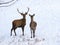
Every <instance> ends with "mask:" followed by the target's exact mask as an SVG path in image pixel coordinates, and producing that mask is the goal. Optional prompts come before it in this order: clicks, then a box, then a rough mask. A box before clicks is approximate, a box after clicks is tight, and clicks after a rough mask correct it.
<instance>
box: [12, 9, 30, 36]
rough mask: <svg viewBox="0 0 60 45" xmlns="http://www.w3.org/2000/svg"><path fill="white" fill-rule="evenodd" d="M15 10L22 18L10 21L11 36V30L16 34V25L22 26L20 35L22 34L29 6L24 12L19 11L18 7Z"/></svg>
mask: <svg viewBox="0 0 60 45" xmlns="http://www.w3.org/2000/svg"><path fill="white" fill-rule="evenodd" d="M17 11H18V13H20V14H21V15H22V16H23V18H22V19H18V20H14V21H13V22H12V29H11V36H12V30H14V33H15V36H16V32H15V30H16V28H18V27H21V28H22V35H23V36H24V27H25V25H26V15H27V14H28V12H29V8H28V11H27V12H25V13H21V12H19V10H18V9H17Z"/></svg>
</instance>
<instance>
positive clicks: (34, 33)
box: [33, 30, 35, 38]
mask: <svg viewBox="0 0 60 45" xmlns="http://www.w3.org/2000/svg"><path fill="white" fill-rule="evenodd" d="M34 37H35V30H33V38H34Z"/></svg>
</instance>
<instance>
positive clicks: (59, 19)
mask: <svg viewBox="0 0 60 45" xmlns="http://www.w3.org/2000/svg"><path fill="white" fill-rule="evenodd" d="M5 1H10V0H0V2H5ZM4 6H5V5H4ZM27 7H29V8H30V10H29V13H28V15H27V16H26V20H27V21H26V26H25V35H28V36H30V27H29V24H30V17H29V14H35V16H34V20H35V21H36V22H37V29H36V36H39V37H42V38H45V39H47V40H48V41H47V43H48V45H60V0H17V1H16V2H15V3H14V4H12V5H11V6H8V7H0V35H1V36H10V31H11V28H12V21H13V20H15V19H21V18H22V16H21V15H20V14H19V13H18V12H17V8H18V9H19V11H20V12H26V11H27ZM16 33H17V35H21V34H22V29H21V28H17V29H16ZM1 36H0V37H1Z"/></svg>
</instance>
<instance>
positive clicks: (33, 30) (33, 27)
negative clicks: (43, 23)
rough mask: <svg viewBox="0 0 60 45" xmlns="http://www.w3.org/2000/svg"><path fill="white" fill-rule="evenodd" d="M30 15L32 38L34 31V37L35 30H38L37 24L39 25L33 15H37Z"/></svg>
mask: <svg viewBox="0 0 60 45" xmlns="http://www.w3.org/2000/svg"><path fill="white" fill-rule="evenodd" d="M29 16H30V18H31V22H30V30H31V38H32V33H33V38H34V37H35V30H36V26H37V23H36V22H35V21H34V20H33V17H34V16H35V14H33V15H31V14H29Z"/></svg>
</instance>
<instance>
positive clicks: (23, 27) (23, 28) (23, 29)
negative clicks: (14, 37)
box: [22, 27, 24, 36]
mask: <svg viewBox="0 0 60 45" xmlns="http://www.w3.org/2000/svg"><path fill="white" fill-rule="evenodd" d="M22 35H23V36H24V27H22Z"/></svg>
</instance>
